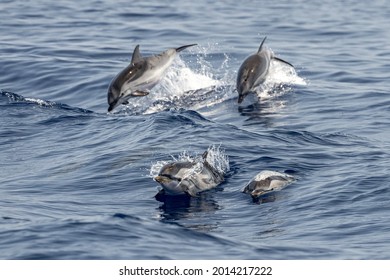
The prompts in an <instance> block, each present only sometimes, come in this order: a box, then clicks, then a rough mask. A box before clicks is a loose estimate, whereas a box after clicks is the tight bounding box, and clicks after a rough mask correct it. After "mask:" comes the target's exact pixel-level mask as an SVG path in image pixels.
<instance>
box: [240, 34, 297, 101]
mask: <svg viewBox="0 0 390 280" xmlns="http://www.w3.org/2000/svg"><path fill="white" fill-rule="evenodd" d="M265 39H267V37H265V38H264V39H263V41H262V42H261V44H260V47H259V50H258V51H257V53H255V54H253V55H251V56H249V57H248V58H246V59H245V60H244V62H243V63H242V65H241V67H240V69H239V70H238V74H237V85H236V87H237V91H238V103H241V102H242V101H243V100H244V98H245V96H247V95H248V94H249V93H251V92H254V90H255V88H256V87H257V86H259V85H260V84H262V83H263V82H264V81H265V78H266V76H267V74H268V70H269V65H270V63H271V59H275V60H278V61H280V62H283V63H285V64H288V65H290V66H291V67H294V66H293V65H291V64H290V63H288V62H287V61H284V60H282V59H280V58H277V57H275V56H274V55H273V53H272V51H271V50H269V49H268V48H263V44H264V41H265Z"/></svg>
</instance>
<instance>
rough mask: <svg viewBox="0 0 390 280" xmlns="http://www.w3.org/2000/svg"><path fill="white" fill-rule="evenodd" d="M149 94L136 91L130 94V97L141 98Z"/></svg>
mask: <svg viewBox="0 0 390 280" xmlns="http://www.w3.org/2000/svg"><path fill="white" fill-rule="evenodd" d="M148 94H149V91H142V90H137V91H134V92H132V93H131V96H133V97H142V96H146V95H148Z"/></svg>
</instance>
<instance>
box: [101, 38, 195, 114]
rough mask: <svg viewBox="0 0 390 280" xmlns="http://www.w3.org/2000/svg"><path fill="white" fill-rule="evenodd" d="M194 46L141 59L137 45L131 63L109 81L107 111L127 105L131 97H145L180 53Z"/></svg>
mask: <svg viewBox="0 0 390 280" xmlns="http://www.w3.org/2000/svg"><path fill="white" fill-rule="evenodd" d="M195 45H196V44H192V45H186V46H182V47H180V48H176V49H168V50H166V51H164V52H162V53H160V54H158V55H153V56H149V57H142V56H141V53H140V51H139V45H137V46H136V47H135V49H134V52H133V57H132V59H131V63H130V64H129V65H128V66H127V67H126V68H125V69H123V70H122V71H121V72H119V74H118V75H117V76H116V77H115V78H114V79H113V80H112V81H111V84H110V86H109V87H108V96H107V101H108V105H109V107H108V111H109V112H110V111H112V110H113V109H114V108H115V107H117V106H119V105H120V104H127V103H128V101H127V100H128V99H129V98H131V97H139V96H145V95H148V94H149V91H150V90H151V89H152V88H153V87H154V86H155V85H156V84H157V83H158V82H159V81H160V80H161V78H162V77H163V75H164V73H165V70H167V69H168V67H169V66H170V65H171V64H172V62H173V60H174V59H175V56H176V54H177V53H179V52H180V51H182V50H184V49H186V48H188V47H192V46H195Z"/></svg>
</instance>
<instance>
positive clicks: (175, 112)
mask: <svg viewBox="0 0 390 280" xmlns="http://www.w3.org/2000/svg"><path fill="white" fill-rule="evenodd" d="M0 12H1V17H0V160H1V161H0V258H1V259H390V178H389V174H390V74H389V73H390V44H389V42H390V29H389V26H390V6H389V5H388V2H387V1H385V0H372V1H369V2H364V1H357V0H344V1H331V0H321V1H317V0H315V1H300V0H296V1H286V0H281V1H274V0H272V1H248V0H242V1H240V2H237V1H231V0H229V1H207V0H199V1H187V0H180V1H178V0H174V1H157V0H150V1H145V0H143V1H103V0H101V1H99V0H86V1H70V0H68V1H67V0H58V1H49V0H37V1H18V0H16V1H15V0H13V1H7V0H2V1H1V3H0ZM265 36H267V41H266V42H265V44H266V46H267V47H268V48H270V49H271V50H272V51H273V52H274V53H275V55H276V56H278V57H280V58H282V59H284V60H286V61H288V62H290V63H292V64H293V65H294V66H295V70H294V69H291V68H290V67H289V66H287V65H283V64H282V63H279V62H277V61H274V62H272V64H271V69H270V73H269V77H268V78H267V81H266V83H265V84H264V85H263V87H261V89H259V92H258V96H259V100H256V98H252V97H253V96H252V97H248V100H246V101H245V102H244V103H243V104H240V105H239V104H237V92H236V91H235V83H236V75H237V71H238V69H239V67H240V65H241V63H242V62H243V61H244V59H245V58H246V57H247V56H249V55H250V54H253V53H254V52H256V51H257V49H258V47H259V44H260V42H261V41H262V39H263V38H264V37H265ZM193 43H197V44H198V45H197V46H195V47H192V48H189V49H187V50H185V51H183V52H181V53H180V56H178V57H177V58H176V59H175V61H174V63H173V65H172V67H171V68H170V69H169V70H168V72H167V73H166V76H165V77H164V79H163V80H162V81H161V83H160V84H158V85H157V86H156V87H155V88H154V89H153V90H152V92H151V93H150V94H149V95H148V96H146V97H143V98H138V99H131V100H130V104H129V105H127V106H120V107H119V108H118V109H117V110H115V111H114V113H109V114H108V113H107V108H108V104H107V88H108V85H109V83H110V81H111V80H112V79H113V78H114V77H115V75H116V74H117V73H118V72H119V71H121V70H122V69H123V68H124V67H126V66H127V65H128V63H129V62H130V60H131V55H132V52H133V50H134V47H135V46H136V45H137V44H140V50H141V53H142V55H144V56H149V55H153V54H158V53H160V52H162V51H164V50H166V49H168V48H176V47H179V46H182V45H187V44H193ZM252 99H254V100H252ZM211 145H217V146H219V147H221V149H223V150H224V152H225V153H226V155H227V157H228V158H229V163H230V168H229V171H228V172H227V174H226V178H225V181H224V182H223V183H222V184H221V185H220V186H219V187H218V188H216V189H214V190H210V191H207V192H203V193H201V194H200V195H199V196H198V197H194V198H188V199H171V200H166V201H165V202H160V201H157V200H156V199H155V197H154V196H155V194H156V193H157V192H158V184H157V183H156V182H155V181H154V180H153V178H152V174H153V172H152V170H153V168H155V166H156V165H157V164H158V163H159V162H163V161H169V160H171V159H172V157H176V158H177V157H178V156H179V155H180V154H181V153H183V152H187V153H190V154H202V153H203V152H204V151H205V150H207V149H208V147H210V146H211ZM262 170H273V171H278V172H286V171H287V172H289V174H292V175H293V176H294V177H295V178H296V181H295V182H294V183H292V184H291V185H289V186H287V187H286V188H285V189H283V190H281V191H279V192H275V193H274V194H273V195H272V199H267V200H266V201H263V200H260V201H253V200H252V199H251V197H250V196H249V195H247V194H244V193H242V192H241V189H242V188H243V187H244V186H245V184H247V182H248V181H249V180H250V179H251V178H253V177H254V176H255V175H256V174H257V173H259V172H260V171H262Z"/></svg>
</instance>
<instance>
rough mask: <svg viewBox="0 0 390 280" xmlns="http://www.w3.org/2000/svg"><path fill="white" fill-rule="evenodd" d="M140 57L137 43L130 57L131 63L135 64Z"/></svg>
mask: <svg viewBox="0 0 390 280" xmlns="http://www.w3.org/2000/svg"><path fill="white" fill-rule="evenodd" d="M141 59H142V56H141V53H140V52H139V45H137V46H136V47H135V49H134V51H133V56H132V57H131V64H135V63H137V62H138V61H140V60H141Z"/></svg>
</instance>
